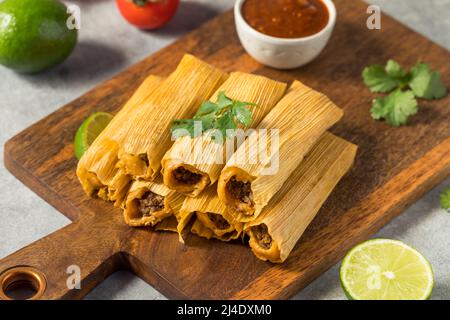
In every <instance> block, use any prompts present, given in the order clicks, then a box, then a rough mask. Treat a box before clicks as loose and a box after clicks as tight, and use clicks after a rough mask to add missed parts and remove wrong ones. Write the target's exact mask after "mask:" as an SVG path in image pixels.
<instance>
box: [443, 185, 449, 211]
mask: <svg viewBox="0 0 450 320" xmlns="http://www.w3.org/2000/svg"><path fill="white" fill-rule="evenodd" d="M441 208H442V209H445V210H450V189H446V190H444V191H442V192H441Z"/></svg>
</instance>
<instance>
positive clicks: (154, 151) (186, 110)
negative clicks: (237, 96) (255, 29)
mask: <svg viewBox="0 0 450 320" xmlns="http://www.w3.org/2000/svg"><path fill="white" fill-rule="evenodd" d="M226 77H227V75H226V74H225V73H224V72H222V71H220V70H218V69H216V68H214V67H212V66H210V65H209V64H207V63H205V62H203V61H201V60H199V59H197V58H195V57H194V56H192V55H185V56H184V57H183V59H182V60H181V62H180V64H179V65H178V67H177V69H176V70H175V71H174V72H173V73H172V74H171V75H170V76H169V77H168V78H167V79H166V80H164V81H163V82H162V83H161V84H160V86H159V87H158V90H155V91H154V92H153V94H152V95H151V96H150V97H149V98H148V99H147V100H146V101H145V104H143V106H142V107H141V108H140V109H139V112H137V113H136V114H135V115H134V116H133V119H131V120H130V121H129V124H130V125H128V126H127V127H126V128H124V130H125V134H124V135H123V136H124V139H122V140H121V141H120V143H119V159H120V160H119V163H118V166H119V168H121V169H122V170H123V171H124V172H125V173H126V174H128V175H130V176H131V177H132V178H133V180H147V181H151V180H154V179H155V178H156V177H157V175H158V173H159V169H160V167H161V160H162V158H163V156H164V154H165V152H166V151H167V150H168V149H169V148H170V147H171V145H172V141H171V134H170V128H171V126H172V122H173V120H176V119H184V118H192V116H193V115H194V113H195V111H196V109H197V108H198V106H199V105H200V104H201V103H202V102H203V101H205V100H207V99H208V98H209V97H210V96H211V95H212V94H213V93H214V91H215V90H216V89H217V88H218V87H219V86H220V85H221V84H222V83H223V81H225V79H226Z"/></svg>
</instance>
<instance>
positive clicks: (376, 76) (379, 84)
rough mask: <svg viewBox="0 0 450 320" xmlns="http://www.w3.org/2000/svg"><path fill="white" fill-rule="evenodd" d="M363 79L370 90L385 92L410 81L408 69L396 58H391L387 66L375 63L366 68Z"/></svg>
mask: <svg viewBox="0 0 450 320" xmlns="http://www.w3.org/2000/svg"><path fill="white" fill-rule="evenodd" d="M363 79H364V83H365V84H366V85H367V86H368V87H369V89H370V91H372V92H383V93H386V92H390V91H391V90H394V89H396V88H398V87H404V86H405V84H407V83H408V81H409V77H408V74H407V73H406V71H405V70H403V69H402V68H401V67H400V65H399V64H398V63H397V62H395V61H394V60H389V61H388V62H387V64H386V67H383V66H381V65H379V64H374V65H372V66H370V67H367V68H365V69H364V71H363Z"/></svg>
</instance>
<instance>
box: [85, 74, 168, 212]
mask: <svg viewBox="0 0 450 320" xmlns="http://www.w3.org/2000/svg"><path fill="white" fill-rule="evenodd" d="M161 82H162V79H161V78H159V77H156V76H153V75H151V76H149V77H147V78H146V79H145V80H144V82H143V83H142V84H141V85H140V86H139V88H138V89H137V90H136V92H135V93H134V94H133V96H132V97H131V98H130V100H128V102H127V103H126V104H125V105H124V107H123V108H122V109H121V110H120V111H119V112H118V113H117V114H116V115H115V116H114V118H113V119H112V120H111V122H110V123H109V124H108V125H107V126H106V128H105V129H104V130H103V131H102V132H101V133H100V135H99V136H98V137H97V138H96V139H95V141H94V142H93V144H92V145H91V146H90V147H89V149H88V150H87V151H86V153H85V154H84V155H83V157H82V158H81V159H80V161H79V162H78V166H77V176H78V179H79V180H80V182H81V185H82V187H83V189H84V191H85V192H86V193H87V194H88V195H89V196H98V197H99V198H102V199H103V200H106V201H115V202H116V205H119V204H120V203H121V201H122V200H123V199H124V196H125V193H126V191H127V190H128V187H129V183H130V179H129V177H127V176H125V175H123V173H122V172H121V171H120V170H119V169H118V168H116V164H117V161H118V151H119V145H118V143H117V141H118V140H120V135H121V133H122V131H121V130H120V128H121V126H123V125H124V123H126V122H127V121H128V119H129V118H131V117H132V116H133V115H134V114H135V113H136V112H137V110H138V109H139V107H140V106H141V105H142V103H144V101H145V100H146V99H147V98H148V97H149V96H150V95H151V94H152V93H153V91H154V90H155V89H156V88H157V87H158V86H159V85H160V83H161ZM111 186H114V187H113V188H111Z"/></svg>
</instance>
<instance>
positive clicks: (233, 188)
mask: <svg viewBox="0 0 450 320" xmlns="http://www.w3.org/2000/svg"><path fill="white" fill-rule="evenodd" d="M227 187H228V191H229V192H230V193H231V195H232V196H233V197H235V198H236V199H239V201H241V202H244V203H248V204H253V192H252V184H251V183H250V182H242V181H239V180H236V177H232V178H231V179H230V182H228V185H227Z"/></svg>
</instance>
